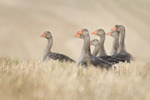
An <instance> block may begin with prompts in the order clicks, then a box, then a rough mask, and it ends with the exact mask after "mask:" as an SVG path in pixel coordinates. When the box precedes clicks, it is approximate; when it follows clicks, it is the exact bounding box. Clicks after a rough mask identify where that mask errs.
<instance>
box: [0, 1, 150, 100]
mask: <svg viewBox="0 0 150 100" xmlns="http://www.w3.org/2000/svg"><path fill="white" fill-rule="evenodd" d="M149 18H150V1H149V0H111V1H110V0H13V1H12V0H0V100H150V61H149V59H150V34H149V26H150V20H149ZM116 24H121V25H124V26H125V28H126V40H125V42H126V48H127V50H128V52H130V53H131V54H132V55H133V56H134V58H135V61H133V62H131V64H126V63H125V64H119V65H118V66H119V68H118V69H117V70H113V69H111V70H109V71H106V70H101V69H98V68H94V67H93V66H90V67H89V68H87V69H84V68H80V67H77V65H76V64H68V63H59V62H57V61H56V62H54V61H46V62H42V61H41V58H42V54H43V50H44V48H45V46H46V43H47V41H46V39H44V38H41V37H40V35H41V34H42V33H43V32H44V31H46V30H49V31H51V32H52V35H53V38H54V44H53V47H52V51H54V52H58V53H63V54H66V55H68V56H69V57H71V58H73V59H74V60H77V59H78V57H79V55H80V52H81V48H82V42H83V40H81V39H77V38H74V37H73V36H74V35H75V33H76V31H78V30H79V29H81V28H87V29H89V31H90V32H92V31H95V30H96V29H97V28H103V29H104V30H105V31H106V32H109V31H110V29H111V28H113V27H114V25H116ZM93 38H97V39H99V38H98V37H97V36H92V35H91V39H93ZM112 41H113V39H112V38H111V37H110V36H106V42H105V48H106V50H107V53H108V54H110V50H111V47H112ZM92 50H93V47H92Z"/></svg>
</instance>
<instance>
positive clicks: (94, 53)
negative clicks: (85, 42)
mask: <svg viewBox="0 0 150 100" xmlns="http://www.w3.org/2000/svg"><path fill="white" fill-rule="evenodd" d="M90 45H92V46H94V50H93V53H92V55H93V56H95V57H96V56H97V54H98V52H99V49H100V44H99V40H97V39H93V40H91V41H90Z"/></svg>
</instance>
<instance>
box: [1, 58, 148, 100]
mask: <svg viewBox="0 0 150 100" xmlns="http://www.w3.org/2000/svg"><path fill="white" fill-rule="evenodd" d="M118 66H119V68H118V69H117V70H113V69H111V70H109V71H107V70H101V69H99V68H94V67H93V66H90V67H89V68H87V69H85V68H81V67H77V66H76V64H67V63H59V62H49V61H47V62H42V61H36V62H24V61H19V60H15V59H14V60H11V59H7V58H2V59H0V100H149V99H150V84H149V83H150V63H149V62H146V63H143V62H132V63H131V64H119V65H118Z"/></svg>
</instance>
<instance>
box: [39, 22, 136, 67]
mask: <svg viewBox="0 0 150 100" xmlns="http://www.w3.org/2000/svg"><path fill="white" fill-rule="evenodd" d="M92 34H93V35H97V36H99V37H100V42H99V40H97V39H93V40H91V41H90V34H89V31H88V30H87V29H86V28H82V29H81V30H79V31H77V32H76V35H75V36H74V37H77V38H81V39H83V41H84V43H83V48H82V51H81V55H80V57H79V59H78V61H77V64H78V65H81V66H88V65H93V66H95V67H101V68H106V69H109V68H111V67H112V66H113V65H114V64H117V63H119V62H128V63H130V60H132V59H133V57H132V55H131V54H130V53H128V52H127V51H126V49H125V43H124V40H125V27H124V26H123V25H116V26H115V27H114V28H112V29H111V32H109V33H105V31H104V30H103V29H97V30H96V31H94V32H92ZM105 35H110V36H112V37H113V38H114V42H113V46H112V50H111V53H110V55H107V54H106V51H105V48H104V42H105ZM41 37H45V38H46V39H47V40H48V44H47V46H46V48H45V50H44V54H43V61H45V60H47V59H48V60H51V59H52V60H59V61H61V62H64V61H65V62H74V63H75V62H76V61H74V60H73V59H71V58H70V57H68V56H66V55H63V54H59V53H54V52H51V48H52V45H53V37H52V34H51V33H50V32H49V31H45V32H44V33H43V34H42V35H41ZM90 45H93V46H95V48H94V51H93V53H91V49H90Z"/></svg>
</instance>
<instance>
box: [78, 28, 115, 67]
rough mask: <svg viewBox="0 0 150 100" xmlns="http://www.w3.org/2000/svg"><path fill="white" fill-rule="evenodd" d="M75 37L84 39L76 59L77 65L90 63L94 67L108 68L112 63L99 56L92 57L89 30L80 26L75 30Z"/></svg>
mask: <svg viewBox="0 0 150 100" xmlns="http://www.w3.org/2000/svg"><path fill="white" fill-rule="evenodd" d="M75 37H77V38H81V39H83V40H84V43H83V48H82V51H81V54H80V57H79V59H78V65H81V66H88V65H89V64H92V65H93V66H95V67H101V68H106V69H108V68H110V67H111V66H112V65H111V64H110V63H108V62H106V61H104V60H102V59H101V58H97V57H94V56H93V55H92V54H91V50H90V35H89V31H88V30H87V29H86V28H82V29H81V30H80V31H78V32H77V35H75Z"/></svg>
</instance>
